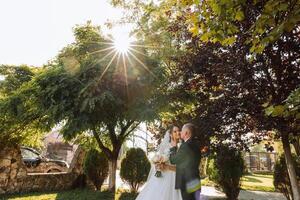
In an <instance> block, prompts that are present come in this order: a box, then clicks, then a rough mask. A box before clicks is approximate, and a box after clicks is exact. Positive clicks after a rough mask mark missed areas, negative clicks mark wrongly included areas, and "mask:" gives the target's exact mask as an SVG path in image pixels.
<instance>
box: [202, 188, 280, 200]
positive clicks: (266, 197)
mask: <svg viewBox="0 0 300 200" xmlns="http://www.w3.org/2000/svg"><path fill="white" fill-rule="evenodd" d="M201 197H202V198H201V200H210V199H213V200H215V199H216V200H217V199H220V200H221V199H225V195H224V194H223V193H222V192H220V191H218V190H216V189H215V188H214V187H208V186H202V193H201ZM239 199H240V200H286V198H285V197H284V196H283V195H282V194H281V193H277V192H261V191H250V190H242V191H241V192H240V195H239Z"/></svg>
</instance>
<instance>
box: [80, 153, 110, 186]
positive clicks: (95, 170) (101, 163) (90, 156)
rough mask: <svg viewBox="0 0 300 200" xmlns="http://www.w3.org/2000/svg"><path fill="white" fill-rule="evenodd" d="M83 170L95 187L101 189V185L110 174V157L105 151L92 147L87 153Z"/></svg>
mask: <svg viewBox="0 0 300 200" xmlns="http://www.w3.org/2000/svg"><path fill="white" fill-rule="evenodd" d="M83 170H84V173H85V174H86V175H87V176H88V177H89V179H90V180H91V181H92V182H93V184H94V186H95V188H96V189H97V190H101V186H102V184H103V182H104V181H105V179H106V178H107V176H108V159H107V158H106V156H105V154H104V153H103V152H101V153H100V152H99V151H98V150H96V149H91V150H90V151H89V152H88V153H87V155H86V158H85V161H84V166H83Z"/></svg>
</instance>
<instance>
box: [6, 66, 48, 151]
mask: <svg viewBox="0 0 300 200" xmlns="http://www.w3.org/2000/svg"><path fill="white" fill-rule="evenodd" d="M41 71H43V69H42V68H40V69H38V68H34V67H28V66H25V65H24V66H1V67H0V74H2V75H4V76H5V79H4V80H2V81H0V124H1V126H0V145H1V146H2V145H3V146H10V145H16V144H23V145H26V146H32V147H40V146H41V145H42V142H41V138H42V136H43V131H40V130H39V129H37V128H36V127H37V124H38V123H39V121H38V120H36V118H35V116H34V115H32V113H31V111H33V110H35V109H37V108H36V107H33V105H34V102H33V101H31V100H32V98H31V97H30V95H32V94H31V92H32V91H28V93H27V94H28V96H26V97H25V96H24V95H21V92H20V91H21V90H23V89H24V88H28V87H29V86H30V84H31V81H32V79H34V76H35V75H37V74H38V73H40V72H41ZM22 99H23V100H25V99H26V101H27V102H26V104H24V105H21V104H20V102H21V101H22ZM29 108H30V109H29ZM17 112H19V113H23V114H24V112H27V114H28V116H30V117H28V118H23V119H18V118H16V117H15V113H17ZM21 121H23V122H29V121H30V123H22V122H21Z"/></svg>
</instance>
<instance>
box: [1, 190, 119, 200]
mask: <svg viewBox="0 0 300 200" xmlns="http://www.w3.org/2000/svg"><path fill="white" fill-rule="evenodd" d="M1 197H2V196H1ZM2 199H18V200H28V199H35V200H45V199H48V200H51V199H56V200H71V199H76V200H87V199H89V200H99V199H101V200H111V199H114V195H113V194H112V193H111V192H108V191H94V190H87V189H75V190H69V191H59V192H34V193H27V194H14V195H4V197H3V198H2Z"/></svg>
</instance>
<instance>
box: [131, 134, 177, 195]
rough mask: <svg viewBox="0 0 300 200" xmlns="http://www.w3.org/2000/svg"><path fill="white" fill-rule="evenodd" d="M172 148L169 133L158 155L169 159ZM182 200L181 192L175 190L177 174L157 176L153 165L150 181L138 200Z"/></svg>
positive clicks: (165, 172)
mask: <svg viewBox="0 0 300 200" xmlns="http://www.w3.org/2000/svg"><path fill="white" fill-rule="evenodd" d="M170 148H171V143H170V133H169V132H167V133H166V134H165V136H164V139H163V141H162V142H161V144H160V146H159V148H158V153H159V154H164V155H165V156H167V157H169V150H170ZM154 199H155V200H182V198H181V193H180V190H176V189H175V172H174V171H163V172H162V177H156V176H155V167H154V166H153V165H152V167H151V170H150V173H149V176H148V180H147V182H146V183H145V186H144V188H143V189H142V191H141V192H140V194H139V195H138V197H137V198H136V200H154Z"/></svg>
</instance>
